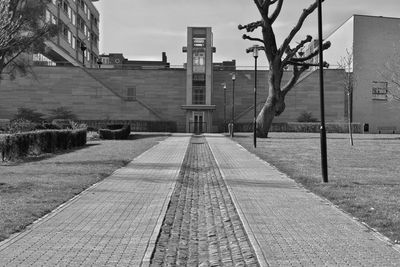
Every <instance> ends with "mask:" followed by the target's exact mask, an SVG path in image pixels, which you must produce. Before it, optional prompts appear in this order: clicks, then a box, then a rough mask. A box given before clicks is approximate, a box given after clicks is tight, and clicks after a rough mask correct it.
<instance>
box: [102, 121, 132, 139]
mask: <svg viewBox="0 0 400 267" xmlns="http://www.w3.org/2000/svg"><path fill="white" fill-rule="evenodd" d="M107 128H108V129H100V130H99V137H100V139H107V140H115V139H118V140H125V139H128V137H129V135H130V133H131V126H130V125H120V124H112V125H107Z"/></svg>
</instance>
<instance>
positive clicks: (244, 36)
mask: <svg viewBox="0 0 400 267" xmlns="http://www.w3.org/2000/svg"><path fill="white" fill-rule="evenodd" d="M242 38H243V39H244V40H250V41H256V42H261V43H262V44H264V41H263V40H262V39H260V38H253V37H251V36H248V35H246V34H243V36H242Z"/></svg>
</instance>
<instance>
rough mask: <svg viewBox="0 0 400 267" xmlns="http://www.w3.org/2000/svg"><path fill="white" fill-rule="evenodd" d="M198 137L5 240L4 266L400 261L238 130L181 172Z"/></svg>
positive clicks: (141, 162)
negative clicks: (261, 154) (242, 140)
mask: <svg viewBox="0 0 400 267" xmlns="http://www.w3.org/2000/svg"><path fill="white" fill-rule="evenodd" d="M189 139H190V138H189V137H188V136H173V137H170V138H168V139H167V140H165V141H163V142H161V143H160V144H159V145H157V146H155V147H153V148H152V149H150V150H148V151H147V152H145V153H144V154H142V155H141V156H139V157H138V158H136V159H135V160H133V161H132V162H131V163H130V164H128V165H127V166H126V167H125V168H122V169H119V170H118V171H116V172H115V173H114V174H113V175H112V176H110V177H108V178H107V179H105V180H104V181H102V182H100V183H98V184H96V185H95V186H93V187H91V188H89V189H88V190H86V191H85V192H83V193H82V194H80V195H79V196H78V197H76V198H74V199H73V200H71V201H69V202H67V203H66V204H65V205H63V206H62V207H60V208H59V209H58V210H56V211H55V212H52V213H51V214H50V215H48V216H46V217H44V218H42V219H41V220H39V221H38V222H36V223H34V224H33V225H32V226H30V227H29V228H28V229H27V230H26V231H24V232H22V233H20V234H17V235H15V236H13V237H12V238H10V239H7V240H6V241H4V242H2V243H0V266H141V265H148V264H150V260H151V257H153V263H152V264H154V265H158V264H166V265H168V264H171V265H174V264H177V265H187V266H197V265H200V266H209V265H211V266H222V265H225V266H232V265H234V264H237V265H238V266H244V265H246V264H247V265H257V263H255V262H254V254H253V252H255V253H256V255H257V258H258V260H259V264H260V265H261V266H400V253H399V251H397V250H395V249H394V248H393V247H392V246H391V245H390V244H389V243H387V242H385V241H384V240H382V239H381V238H380V236H379V235H377V234H375V233H374V232H372V231H370V230H369V229H368V228H366V227H365V226H363V225H361V224H360V223H358V222H356V221H355V220H353V219H352V218H350V217H349V216H348V215H346V214H345V213H343V212H341V211H340V210H338V209H337V208H335V207H333V206H332V205H331V204H330V203H329V202H327V201H325V200H323V199H321V198H319V197H317V196H315V195H314V194H311V193H309V192H308V191H306V190H305V189H303V188H301V187H299V186H298V185H297V184H296V183H294V182H293V180H291V179H289V178H288V177H286V176H285V175H284V174H282V173H280V172H279V171H277V170H276V169H274V168H273V167H272V166H270V165H269V164H268V163H265V162H264V161H262V160H260V159H258V158H257V157H256V156H254V155H253V154H251V153H249V152H248V151H246V150H245V149H244V148H242V147H241V146H239V145H238V144H237V143H234V142H232V141H231V140H230V139H228V138H225V137H222V136H220V135H207V136H206V140H207V141H208V144H209V147H210V149H211V152H212V154H213V156H214V157H215V161H214V159H213V158H212V156H211V154H210V153H211V152H210V151H209V150H208V148H207V146H206V145H205V144H203V143H204V142H199V143H198V144H197V145H195V147H196V148H194V150H193V151H194V153H192V155H191V156H190V157H192V158H190V157H188V158H187V163H189V162H192V163H193V164H194V165H190V164H187V166H186V168H183V169H182V170H183V172H181V174H184V175H183V176H179V170H180V167H181V165H182V162H183V160H184V155H185V152H186V150H187V147H188V143H189ZM196 164H198V165H196ZM217 166H218V167H219V170H218V169H217ZM219 174H221V175H222V177H223V179H224V181H223V180H222V179H221V177H220V176H219ZM182 177H187V179H181V178H182ZM197 178H199V179H197ZM200 178H201V179H200ZM205 181H207V182H205ZM225 185H227V187H225ZM174 188H175V192H179V193H177V194H175V195H173V191H174ZM200 189H201V190H200ZM201 191H203V192H206V193H208V194H203V195H202V194H201V193H200V192H201ZM228 192H229V193H230V194H229V193H228ZM174 198H175V200H176V199H177V200H178V201H177V202H174ZM170 199H171V200H173V201H171V203H170V207H169V210H168V212H167V207H168V202H169V200H170ZM231 200H233V203H234V205H235V207H236V208H234V207H233V204H232V202H231ZM174 203H177V204H176V207H177V208H175V211H174V212H172V213H170V212H171V210H172V211H173V207H174V205H175V204H174ZM196 207H197V208H196ZM236 211H237V212H238V214H239V215H237V214H236V213H235V212H236ZM165 214H166V216H164V215H165ZM171 214H172V215H171ZM189 214H190V216H189ZM238 216H240V219H241V221H242V222H240V221H239V219H238ZM164 218H165V220H164ZM196 218H197V219H196ZM163 220H164V221H163ZM196 220H197V222H196ZM162 222H164V225H167V224H168V225H169V226H170V234H168V235H167V237H168V236H170V237H171V238H170V239H174V238H175V239H174V241H173V242H172V243H164V244H163V243H162V242H169V240H168V238H166V239H163V234H162V233H163V232H162V231H161V234H160V235H159V233H160V230H161V229H162V228H161V224H162ZM174 222H178V224H177V227H174ZM196 224H197V227H198V228H197V229H195V225H196ZM168 225H167V226H168ZM188 226H189V228H188ZM242 226H244V228H241V227H242ZM167 228H168V227H167ZM243 229H245V231H246V233H247V234H246V233H245V232H244V230H243ZM247 236H248V238H249V240H250V241H251V244H252V245H253V248H254V250H252V249H251V247H250V246H249V242H248V241H247V240H246V237H247ZM157 237H158V238H157ZM178 237H179V238H178ZM157 240H158V243H157V245H156V241H157ZM163 240H164V241H163ZM206 240H207V241H206ZM193 241H194V242H193ZM154 248H156V249H155V250H154Z"/></svg>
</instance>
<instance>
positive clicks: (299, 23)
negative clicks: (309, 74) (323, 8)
mask: <svg viewBox="0 0 400 267" xmlns="http://www.w3.org/2000/svg"><path fill="white" fill-rule="evenodd" d="M321 1H322V2H323V1H324V0H321ZM317 6H318V3H317V2H315V3H313V4H311V5H310V6H309V7H308V8H306V9H303V13H302V14H301V15H300V18H299V20H298V21H297V24H296V25H295V26H294V28H293V29H292V30H291V31H290V33H289V35H288V36H287V37H286V39H285V40H284V41H283V43H282V46H281V47H280V48H279V53H280V56H281V57H282V56H283V53H284V52H285V51H286V49H287V47H288V46H289V44H290V42H291V41H292V40H293V38H294V37H295V36H296V34H297V33H298V32H299V30H300V29H301V27H302V26H303V23H304V21H305V20H306V18H307V17H308V16H309V15H310V14H311V13H312V12H313V11H314V10H315V9H316V8H317Z"/></svg>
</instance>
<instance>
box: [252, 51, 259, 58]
mask: <svg viewBox="0 0 400 267" xmlns="http://www.w3.org/2000/svg"><path fill="white" fill-rule="evenodd" d="M253 57H258V49H253Z"/></svg>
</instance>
